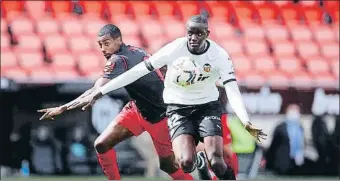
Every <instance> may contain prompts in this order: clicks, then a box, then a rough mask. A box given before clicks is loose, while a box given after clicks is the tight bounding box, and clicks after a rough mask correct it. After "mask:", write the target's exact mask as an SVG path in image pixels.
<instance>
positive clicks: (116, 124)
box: [94, 102, 144, 180]
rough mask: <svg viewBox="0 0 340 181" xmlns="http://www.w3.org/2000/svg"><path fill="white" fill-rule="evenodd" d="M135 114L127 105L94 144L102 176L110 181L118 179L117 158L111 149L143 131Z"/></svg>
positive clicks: (129, 105)
mask: <svg viewBox="0 0 340 181" xmlns="http://www.w3.org/2000/svg"><path fill="white" fill-rule="evenodd" d="M136 113H137V112H136V111H135V110H133V109H132V108H131V102H130V103H128V104H127V105H126V106H125V107H124V108H123V110H122V111H121V112H120V114H119V115H118V116H117V117H116V119H115V120H114V121H112V122H111V123H110V124H109V126H108V127H107V128H106V129H105V130H104V132H103V133H102V134H100V136H99V137H98V138H97V139H96V141H95V143H94V147H95V149H96V152H97V156H98V162H99V164H100V165H101V167H102V169H103V172H104V174H105V175H106V176H107V178H108V179H110V180H119V179H120V174H119V169H118V165H117V156H116V152H115V150H114V149H113V147H114V146H115V145H117V144H118V143H120V142H122V141H123V140H125V139H127V138H130V137H132V136H134V135H139V134H140V133H142V132H143V131H144V130H143V128H142V127H141V126H140V125H139V124H138V120H137V119H138V117H136Z"/></svg>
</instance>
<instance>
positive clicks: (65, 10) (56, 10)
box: [47, 1, 72, 17]
mask: <svg viewBox="0 0 340 181" xmlns="http://www.w3.org/2000/svg"><path fill="white" fill-rule="evenodd" d="M47 3H48V4H47V5H48V7H49V8H51V9H52V12H53V15H54V16H55V17H59V16H64V15H65V14H69V13H71V12H72V2H71V1H47Z"/></svg>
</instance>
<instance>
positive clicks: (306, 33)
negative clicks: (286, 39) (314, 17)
mask: <svg viewBox="0 0 340 181" xmlns="http://www.w3.org/2000/svg"><path fill="white" fill-rule="evenodd" d="M290 33H291V36H292V39H293V40H294V41H296V42H300V41H311V40H312V39H313V34H312V31H311V30H310V29H309V28H308V26H306V25H299V26H294V27H291V28H290Z"/></svg>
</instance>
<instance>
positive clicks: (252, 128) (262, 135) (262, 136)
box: [244, 122, 267, 142]
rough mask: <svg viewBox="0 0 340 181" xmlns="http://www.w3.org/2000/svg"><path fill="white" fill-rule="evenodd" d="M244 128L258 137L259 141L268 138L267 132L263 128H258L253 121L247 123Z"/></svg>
mask: <svg viewBox="0 0 340 181" xmlns="http://www.w3.org/2000/svg"><path fill="white" fill-rule="evenodd" d="M244 128H245V129H246V130H247V131H248V132H249V133H250V134H251V135H252V136H254V137H255V138H256V140H257V141H258V142H261V139H262V140H266V138H267V134H266V133H264V132H263V131H262V129H259V128H256V127H255V126H253V125H252V124H251V123H249V122H248V123H247V124H246V125H245V126H244Z"/></svg>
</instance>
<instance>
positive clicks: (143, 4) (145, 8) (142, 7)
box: [129, 1, 152, 18]
mask: <svg viewBox="0 0 340 181" xmlns="http://www.w3.org/2000/svg"><path fill="white" fill-rule="evenodd" d="M129 2H130V3H129V5H130V7H131V9H132V11H133V12H134V14H135V17H136V18H138V17H139V16H145V15H147V16H148V15H150V14H151V9H152V8H151V2H150V1H129Z"/></svg>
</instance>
